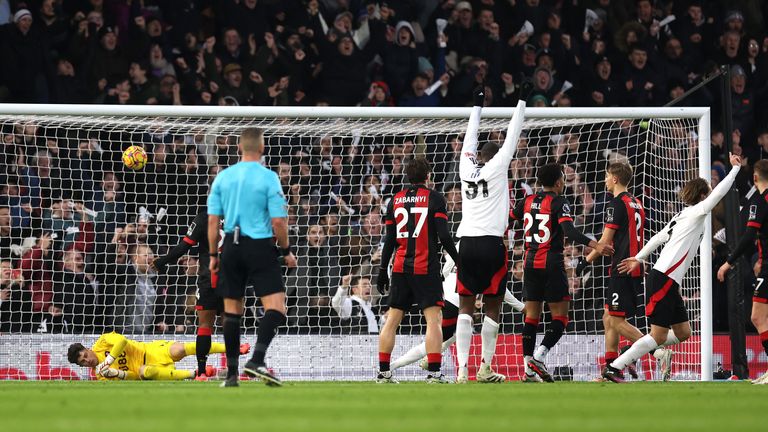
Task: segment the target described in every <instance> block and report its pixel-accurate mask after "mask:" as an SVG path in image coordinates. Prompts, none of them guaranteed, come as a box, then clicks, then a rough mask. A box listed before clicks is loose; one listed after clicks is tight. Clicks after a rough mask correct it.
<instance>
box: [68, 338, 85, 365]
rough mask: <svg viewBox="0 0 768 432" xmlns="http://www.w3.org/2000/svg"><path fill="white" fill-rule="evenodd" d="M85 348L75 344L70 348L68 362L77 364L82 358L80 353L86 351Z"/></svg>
mask: <svg viewBox="0 0 768 432" xmlns="http://www.w3.org/2000/svg"><path fill="white" fill-rule="evenodd" d="M84 349H85V347H84V346H83V344H81V343H73V344H72V345H70V346H69V349H68V350H67V360H68V361H69V362H70V363H73V364H77V359H78V358H79V357H80V352H81V351H82V350H84Z"/></svg>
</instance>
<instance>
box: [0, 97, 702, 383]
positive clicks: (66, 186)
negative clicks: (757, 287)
mask: <svg viewBox="0 0 768 432" xmlns="http://www.w3.org/2000/svg"><path fill="white" fill-rule="evenodd" d="M14 109H19V110H20V111H19V110H16V111H14ZM2 111H3V112H4V113H5V114H3V115H0V128H1V129H0V130H1V132H2V144H1V147H0V157H2V164H0V166H2V172H0V187H1V188H2V190H1V192H2V193H1V194H0V241H1V242H2V243H1V244H0V261H1V262H0V265H1V266H2V267H1V268H2V275H1V276H0V294H1V296H0V299H1V300H2V303H1V304H0V379H1V378H21V379H24V378H26V379H50V378H72V379H78V378H79V379H87V378H88V377H89V376H90V377H92V375H90V374H89V373H88V371H85V370H83V369H80V368H78V367H77V366H74V365H67V364H66V348H67V346H68V345H69V344H70V343H72V342H82V343H83V344H84V345H86V346H89V345H90V344H92V343H93V342H94V341H95V339H96V338H97V337H98V335H99V334H101V333H103V332H107V331H117V332H120V333H123V334H125V335H127V336H128V337H130V338H134V339H138V340H153V339H171V340H179V341H187V340H193V339H194V334H195V328H196V324H195V293H196V276H195V275H196V272H197V266H198V261H197V253H196V250H195V249H194V248H193V249H192V251H190V253H189V254H188V255H187V256H185V257H183V258H181V259H180V260H178V262H176V263H173V264H172V265H169V266H168V267H167V268H166V269H164V271H162V272H161V273H159V274H156V273H154V272H153V271H152V270H150V269H149V267H148V264H149V263H150V262H151V261H152V259H153V258H154V257H158V256H162V255H164V254H166V253H167V252H168V250H169V249H170V248H171V247H173V246H174V245H176V244H178V243H179V242H180V241H181V240H182V237H183V236H184V234H185V233H186V232H187V229H188V226H189V224H190V223H192V220H193V219H194V216H195V214H196V213H197V212H198V211H204V210H205V208H204V206H205V202H206V196H207V192H208V187H209V185H210V183H211V182H212V181H213V178H214V177H215V176H216V174H217V173H218V172H219V171H220V170H222V169H223V168H226V167H227V166H229V165H232V164H234V163H236V162H237V160H238V153H237V144H236V143H237V138H238V135H239V134H240V133H241V132H242V131H243V129H244V128H247V127H254V126H255V127H260V128H263V129H264V131H265V136H266V154H265V157H264V161H263V162H264V163H265V164H266V165H267V166H268V167H269V168H271V169H273V170H274V171H276V172H277V173H278V174H279V177H280V181H281V183H282V185H283V189H284V191H285V195H286V197H287V200H288V202H289V209H288V210H289V224H290V234H291V243H292V244H293V245H296V250H297V255H298V259H299V268H298V270H297V271H296V272H295V273H291V274H287V275H286V278H285V280H286V289H287V298H288V300H287V302H288V322H287V324H286V325H285V326H284V327H282V328H281V329H280V331H279V334H278V337H277V338H276V339H275V342H274V343H273V346H272V348H271V349H270V352H269V353H268V361H269V363H270V365H271V366H272V367H274V369H275V370H276V371H277V373H278V375H279V376H281V377H284V378H287V379H297V380H298V379H300V380H367V379H371V378H372V377H373V376H374V372H375V368H376V364H377V363H376V361H377V357H376V352H377V347H376V343H377V334H376V333H377V332H378V329H379V328H380V327H381V324H382V320H383V317H384V312H385V311H386V307H385V299H383V298H382V296H381V295H380V294H379V293H378V292H377V291H376V288H375V287H376V274H377V269H378V267H379V259H380V255H381V250H382V245H383V233H384V231H385V229H384V224H383V213H384V209H385V208H386V204H387V200H388V199H389V198H390V197H391V196H392V195H393V194H394V193H395V192H397V191H398V190H399V189H400V188H402V187H403V186H405V185H406V184H407V181H406V179H405V176H404V167H405V164H406V163H407V162H408V161H409V160H410V159H411V158H414V157H416V156H424V157H426V158H427V159H428V160H429V161H430V162H431V165H432V169H433V176H432V181H433V187H434V188H435V189H437V190H439V191H441V192H443V193H444V194H445V196H446V200H447V203H448V213H449V226H450V229H451V232H452V233H454V234H455V233H456V229H457V227H458V224H459V222H460V220H461V201H462V196H461V188H460V180H459V177H458V157H459V153H460V148H461V142H462V138H463V134H464V131H465V129H466V123H467V119H468V113H469V110H468V109H458V108H457V109H442V110H441V109H435V110H430V111H422V110H413V109H410V110H400V109H396V108H393V109H383V110H381V109H378V110H370V109H359V108H357V109H356V108H350V109H334V108H325V109H323V108H311V109H300V108H299V109H279V111H276V110H275V109H272V108H223V107H222V108H217V107H214V108H202V107H123V108H114V107H84V106H71V107H63V106H59V107H52V106H48V107H41V106H38V107H35V108H30V107H29V106H26V107H24V106H18V107H16V108H14V107H13V106H7V107H5V108H2ZM44 111H45V112H48V114H45V115H41V114H34V113H39V112H44ZM511 113H512V110H511V109H486V110H485V111H484V117H483V120H482V122H481V126H480V134H479V142H480V146H482V145H483V144H484V143H486V142H489V141H494V142H498V143H499V144H501V143H502V142H503V140H504V132H505V131H506V127H507V123H508V121H509V117H510V115H511ZM708 127H709V125H708V112H707V111H705V110H695V109H691V110H688V109H674V110H672V109H655V110H637V109H608V110H589V109H559V108H552V109H529V110H528V111H527V115H526V122H525V128H524V137H523V138H522V140H521V142H520V144H519V147H518V148H519V149H518V153H517V156H516V158H515V159H514V160H513V162H512V164H511V166H510V168H509V178H510V186H511V188H510V192H511V193H510V197H509V198H510V200H511V201H512V202H514V201H516V200H519V199H522V198H523V197H524V196H525V195H527V194H530V193H531V192H532V191H534V190H536V189H537V185H536V184H535V177H536V170H537V167H539V166H541V165H543V164H545V163H548V162H555V161H557V162H560V163H562V164H563V165H564V167H565V174H566V181H567V189H566V192H565V195H566V196H567V197H568V199H569V200H570V202H571V203H572V204H573V207H574V208H575V213H576V214H575V223H576V224H577V226H578V227H579V228H580V229H581V230H583V231H584V232H585V233H587V234H589V235H591V236H594V237H598V238H599V236H600V234H601V232H602V229H603V209H604V207H605V204H606V202H607V201H608V200H609V198H610V195H608V194H607V193H606V191H605V188H604V177H605V174H604V172H605V168H606V164H607V163H608V162H611V161H617V160H622V161H628V162H629V163H631V165H632V166H633V167H634V169H635V176H634V179H633V182H632V184H631V186H630V189H631V192H632V193H633V194H635V195H636V196H637V197H639V198H640V199H641V201H642V202H643V205H644V207H645V209H646V214H647V221H648V222H647V224H646V226H645V231H646V232H645V235H646V238H650V236H651V235H653V234H654V233H655V232H656V231H657V230H658V229H660V228H661V227H662V226H663V224H664V223H665V222H667V221H668V220H669V219H670V218H671V217H672V216H673V215H674V214H675V213H676V212H678V211H679V210H680V209H681V204H680V202H679V200H678V199H677V198H676V192H677V191H678V189H679V188H680V187H681V185H682V184H683V183H684V182H685V181H686V180H687V179H689V178H691V177H693V176H698V175H703V176H704V177H705V178H709V176H708V172H709V138H708ZM131 145H139V146H142V147H143V148H144V149H145V150H146V152H147V155H148V163H147V166H146V167H145V168H144V169H142V170H140V171H135V172H134V171H131V170H129V169H127V168H125V167H124V166H123V165H122V162H121V153H122V150H124V149H125V148H127V147H129V146H131ZM701 161H704V162H703V164H702V162H701ZM520 230H521V227H520V226H514V227H511V229H510V231H509V240H510V247H509V254H510V278H509V280H510V282H509V285H508V289H509V290H510V291H511V292H512V293H513V294H514V295H515V296H516V297H518V298H520V299H522V283H521V279H522V260H521V255H522V240H521V235H520ZM710 240H711V234H709V233H708V234H707V235H705V240H704V243H703V246H702V248H703V250H711V246H710ZM706 248H709V249H706ZM586 252H587V251H585V250H584V248H583V247H581V246H567V248H566V251H565V254H566V260H565V262H566V267H567V272H568V276H569V279H570V291H571V294H572V297H573V302H572V311H571V313H570V324H569V325H568V328H567V330H566V334H565V336H564V337H563V339H562V340H561V341H560V343H559V344H558V345H557V346H556V347H555V348H554V350H553V351H552V352H551V353H550V355H549V357H548V359H549V360H548V363H549V367H550V371H551V372H553V374H554V375H555V377H557V378H558V379H563V380H592V379H594V378H596V377H597V376H598V374H599V370H600V365H601V364H602V361H603V355H604V343H603V324H602V315H603V308H604V304H605V301H606V299H605V298H604V296H603V290H604V287H605V286H606V283H607V264H608V263H609V261H608V260H604V261H601V262H598V263H596V264H595V265H594V266H592V267H591V268H590V269H589V270H588V272H587V273H586V274H585V275H576V274H575V272H574V268H575V266H576V262H577V260H578V257H580V256H582V255H584V254H585V253H586ZM708 254H709V252H707V254H705V255H704V256H705V257H707V260H700V259H699V258H697V260H696V261H695V262H694V265H693V266H692V268H691V270H690V271H689V272H688V275H687V276H686V279H685V282H684V284H683V287H682V291H683V298H684V299H685V301H686V305H687V307H688V311H689V314H690V316H689V318H690V320H691V322H692V324H693V332H694V336H693V337H692V338H691V339H690V340H689V341H687V342H685V343H683V344H681V345H678V346H676V347H674V350H675V357H674V369H673V378H674V379H687V380H697V379H708V378H711V373H708V371H709V369H708V368H709V367H711V364H708V363H711V360H710V357H711V354H710V353H711V327H709V326H708V325H706V323H707V322H709V321H711V317H710V315H708V313H707V310H709V309H710V308H708V307H704V308H702V304H705V305H708V304H709V303H708V302H710V296H711V293H710V291H711V280H708V279H709V278H710V277H711V276H710V275H711V267H710V265H711V264H710V263H709V261H708V260H709V258H708ZM340 286H342V287H344V288H342V289H339V287H340ZM347 287H348V288H347ZM644 303H645V300H644V295H643V293H640V294H639V295H638V298H637V304H638V309H637V316H638V318H632V319H631V321H632V322H633V323H635V324H636V325H637V326H638V327H639V328H640V329H641V330H643V331H645V330H647V322H646V319H645V318H644V317H643V312H644V307H643V305H644ZM262 313H263V312H262V310H261V308H260V304H259V303H258V302H257V301H256V300H255V299H254V298H253V297H249V299H248V301H247V310H246V314H245V319H244V324H243V326H244V328H243V330H244V339H245V340H251V342H252V339H253V338H254V337H255V336H254V335H255V329H256V327H257V326H258V322H259V319H260V317H261V316H262ZM478 316H479V315H478ZM522 321H523V317H522V316H521V315H520V314H519V313H517V312H514V311H513V310H512V309H511V308H510V307H509V306H508V305H505V306H504V308H503V313H502V318H501V328H500V335H499V342H498V348H497V351H496V357H495V360H494V367H495V368H496V369H497V370H498V371H499V372H500V373H503V374H505V375H507V376H509V377H510V378H511V379H517V378H519V377H520V376H521V375H522V346H521V339H520V333H521V331H522ZM548 322H549V316H548V312H545V316H544V317H543V319H542V323H543V324H542V325H541V327H540V328H539V340H541V337H542V336H543V333H544V330H545V328H546V325H547V323H548ZM479 323H480V320H479V319H478V320H476V324H477V325H479ZM702 323H704V325H703V327H702ZM425 329H426V327H425V325H424V322H423V320H422V318H421V317H420V314H419V313H418V312H416V311H415V310H414V311H412V312H411V313H408V314H407V316H406V318H405V319H404V321H403V326H402V328H401V331H400V334H399V335H398V339H397V345H396V349H395V352H394V353H393V359H395V358H397V357H398V356H399V355H400V354H402V353H404V352H405V351H406V350H407V349H408V348H410V347H411V346H413V345H415V344H417V343H419V342H421V341H422V340H423V335H424V333H425ZM476 330H479V327H476ZM477 333H479V332H476V336H475V339H474V341H473V347H472V350H471V357H470V369H471V371H470V375H471V376H474V369H475V368H476V367H477V365H478V364H479V355H480V340H479V334H477ZM214 340H222V336H221V328H220V327H217V329H216V330H215V332H214ZM623 344H626V341H622V345H623ZM453 353H454V350H453V348H451V350H449V351H446V353H445V356H444V368H445V369H446V371H448V372H449V374H450V373H452V371H453V369H454V366H455V356H454V354H453ZM702 359H704V363H702ZM209 362H210V364H213V365H214V366H221V367H223V364H224V363H223V360H221V359H220V358H218V357H214V356H211V359H210V360H209ZM185 365H187V366H189V367H190V368H192V367H193V365H194V358H193V357H192V358H188V359H186V360H184V362H183V364H182V365H181V366H179V367H184V366H185ZM639 369H640V371H641V377H640V379H657V378H658V377H659V375H658V373H657V370H656V368H655V363H654V362H652V361H651V360H650V359H649V358H644V359H643V360H642V361H641V362H640V367H639ZM702 371H704V374H703V375H702ZM397 375H398V377H399V378H405V379H408V378H414V379H415V378H421V377H422V376H423V373H422V371H421V370H420V369H419V368H418V365H417V364H414V365H411V366H408V367H405V368H403V369H400V370H399V371H398V372H397Z"/></svg>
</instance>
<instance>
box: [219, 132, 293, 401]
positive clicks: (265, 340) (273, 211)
mask: <svg viewBox="0 0 768 432" xmlns="http://www.w3.org/2000/svg"><path fill="white" fill-rule="evenodd" d="M238 146H239V149H240V153H241V154H242V159H241V160H240V162H239V163H237V164H235V165H233V166H231V167H229V168H227V169H225V170H224V171H222V172H220V173H219V175H218V176H216V179H215V180H214V181H213V185H212V186H211V193H210V195H209V196H208V245H209V246H208V252H209V254H210V256H211V261H210V270H211V272H212V273H213V272H218V271H219V266H220V265H221V272H219V275H220V276H219V286H218V287H217V288H216V291H217V292H218V294H219V295H220V296H221V297H223V298H224V343H225V344H226V347H227V379H226V380H225V381H224V383H222V387H237V386H238V385H239V384H238V379H237V377H238V370H237V368H238V361H239V356H240V320H241V319H242V317H243V298H244V296H245V286H246V284H247V283H252V284H253V286H254V288H255V290H256V295H257V296H258V297H261V303H262V305H263V306H264V317H263V318H262V319H261V322H260V323H259V329H258V331H257V332H256V337H257V342H256V346H255V347H254V350H253V357H251V360H249V361H248V363H246V364H245V367H244V368H243V371H244V372H245V373H246V374H248V375H249V376H251V377H254V378H259V379H261V380H262V381H264V382H265V383H266V384H267V385H275V386H279V385H282V382H280V380H279V379H278V378H277V377H275V376H274V375H273V374H272V372H270V370H269V369H267V366H266V364H265V363H264V357H265V355H266V352H267V348H269V344H270V342H272V338H274V336H275V332H276V330H277V328H278V327H280V326H281V325H282V324H283V323H285V288H284V287H283V277H282V272H281V270H280V264H279V262H278V256H277V252H276V251H275V248H274V246H273V244H272V237H273V236H274V237H277V244H278V246H279V247H280V253H281V254H282V255H283V257H284V258H285V265H286V266H287V267H296V257H295V256H294V255H293V253H292V252H291V248H290V245H289V244H288V213H287V210H286V209H287V204H286V202H285V197H284V196H283V192H282V188H281V186H280V180H279V179H278V177H277V174H275V173H274V172H272V171H270V170H269V169H267V168H265V167H264V166H263V165H261V163H260V162H259V160H260V159H261V155H262V154H263V153H264V131H262V130H261V129H257V128H248V129H245V130H243V133H242V135H240V142H239V144H238ZM222 217H223V218H224V244H223V247H222V254H221V264H219V253H218V250H217V248H216V246H217V245H218V244H219V221H220V220H221V218H222Z"/></svg>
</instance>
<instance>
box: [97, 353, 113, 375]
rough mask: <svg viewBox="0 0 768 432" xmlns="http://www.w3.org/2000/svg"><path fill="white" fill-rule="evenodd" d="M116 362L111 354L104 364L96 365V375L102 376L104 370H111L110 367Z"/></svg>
mask: <svg viewBox="0 0 768 432" xmlns="http://www.w3.org/2000/svg"><path fill="white" fill-rule="evenodd" d="M114 362H115V358H114V357H112V356H111V355H110V354H107V358H105V359H104V361H103V362H101V363H99V364H98V365H96V373H97V374H101V372H102V371H103V370H106V369H109V366H111V365H112V363H114Z"/></svg>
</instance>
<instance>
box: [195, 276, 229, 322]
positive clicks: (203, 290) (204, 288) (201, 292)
mask: <svg viewBox="0 0 768 432" xmlns="http://www.w3.org/2000/svg"><path fill="white" fill-rule="evenodd" d="M210 279H211V280H208V277H200V276H198V277H197V292H196V293H195V297H197V303H195V310H213V311H216V312H219V313H220V312H222V311H224V299H222V298H221V297H219V295H218V294H217V293H216V286H218V280H217V279H218V275H217V274H216V273H213V274H212V275H211V278H210Z"/></svg>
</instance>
